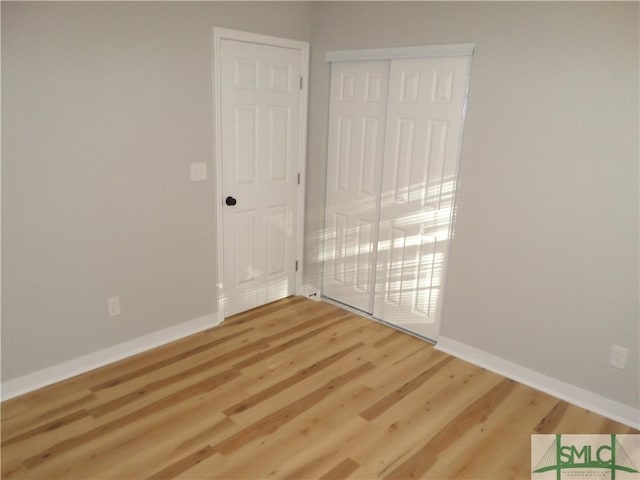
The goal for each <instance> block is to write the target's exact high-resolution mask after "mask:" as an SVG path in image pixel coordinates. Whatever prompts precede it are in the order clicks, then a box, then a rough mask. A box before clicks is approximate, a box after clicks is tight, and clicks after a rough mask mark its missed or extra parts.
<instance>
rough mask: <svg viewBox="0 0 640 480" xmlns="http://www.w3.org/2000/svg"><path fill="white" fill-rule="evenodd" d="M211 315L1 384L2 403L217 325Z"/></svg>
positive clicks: (213, 315) (217, 320)
mask: <svg viewBox="0 0 640 480" xmlns="http://www.w3.org/2000/svg"><path fill="white" fill-rule="evenodd" d="M219 323H220V322H219V318H218V314H216V313H212V314H209V315H205V316H203V317H198V318H195V319H193V320H189V321H187V322H183V323H180V324H178V325H174V326H171V327H167V328H163V329H162V330H158V331H156V332H152V333H149V334H147V335H143V336H141V337H137V338H133V339H131V340H127V341H126V342H122V343H119V344H117V345H113V346H111V347H107V348H103V349H101V350H98V351H96V352H92V353H88V354H86V355H82V356H80V357H76V358H73V359H71V360H67V361H66V362H62V363H58V364H56V365H52V366H50V367H47V368H43V369H42V370H37V371H35V372H32V373H28V374H26V375H23V376H21V377H17V378H13V379H11V380H7V381H3V382H2V387H1V390H2V394H1V397H2V400H3V401H4V400H8V399H10V398H13V397H17V396H18V395H22V394H24V393H28V392H31V391H33V390H36V389H38V388H42V387H46V386H47V385H52V384H54V383H57V382H61V381H62V380H66V379H68V378H71V377H75V376H76V375H80V374H82V373H86V372H88V371H90V370H93V369H96V368H99V367H103V366H105V365H108V364H110V363H113V362H117V361H118V360H122V359H123V358H127V357H130V356H132V355H136V354H138V353H142V352H146V351H147V350H151V349H152V348H156V347H159V346H161V345H165V344H167V343H169V342H173V341H175V340H179V339H180V338H184V337H187V336H189V335H193V334H194V333H198V332H201V331H203V330H207V329H209V328H212V327H215V326H216V325H218V324H219Z"/></svg>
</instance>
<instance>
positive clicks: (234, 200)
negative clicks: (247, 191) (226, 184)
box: [224, 197, 238, 207]
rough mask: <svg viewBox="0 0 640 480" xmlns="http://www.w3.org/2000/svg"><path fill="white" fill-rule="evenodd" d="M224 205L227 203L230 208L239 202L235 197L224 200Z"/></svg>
mask: <svg viewBox="0 0 640 480" xmlns="http://www.w3.org/2000/svg"><path fill="white" fill-rule="evenodd" d="M224 203H226V204H227V205H229V206H230V207H233V206H234V205H235V204H236V203H238V201H237V200H236V199H235V198H233V197H227V198H225V199H224Z"/></svg>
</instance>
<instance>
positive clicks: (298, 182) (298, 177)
mask: <svg viewBox="0 0 640 480" xmlns="http://www.w3.org/2000/svg"><path fill="white" fill-rule="evenodd" d="M298 185H300V172H298Z"/></svg>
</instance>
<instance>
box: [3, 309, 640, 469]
mask: <svg viewBox="0 0 640 480" xmlns="http://www.w3.org/2000/svg"><path fill="white" fill-rule="evenodd" d="M532 433H637V432H636V431H635V430H633V429H630V428H629V427H626V426H624V425H621V424H618V423H616V422H613V421H611V420H607V419H605V418H603V417H601V416H599V415H596V414H594V413H591V412H589V411H586V410H584V409H581V408H578V407H576V406H572V405H570V404H568V403H566V402H563V401H560V400H558V399H556V398H553V397H551V396H549V395H546V394H544V393H541V392H539V391H536V390H534V389H532V388H529V387H526V386H523V385H521V384H518V383H516V382H513V381H511V380H508V379H505V378H504V377H501V376H499V375H496V374H494V373H491V372H489V371H486V370H484V369H482V368H479V367H476V366H474V365H471V364H469V363H466V362H464V361H461V360H458V359H455V358H453V357H450V356H448V355H446V354H443V353H441V352H438V351H437V350H435V349H434V348H433V347H432V346H431V345H430V344H428V343H426V342H423V341H421V340H418V339H416V338H413V337H411V336H409V335H406V334H404V333H401V332H398V331H395V330H393V329H390V328H389V327H386V326H383V325H380V324H377V323H375V322H372V321H370V320H367V319H364V318H362V317H360V316H358V315H355V314H352V313H349V312H346V311H344V310H342V309H340V308H338V307H335V306H333V305H330V304H327V303H324V302H321V303H315V302H312V301H310V300H306V299H304V298H301V297H290V298H286V299H284V300H281V301H279V302H275V303H273V304H270V305H265V306H263V307H260V308H257V309H255V310H252V311H249V312H245V313H243V314H239V315H236V316H234V317H232V318H229V319H227V320H226V321H225V322H224V324H222V325H221V326H219V327H216V328H213V329H210V330H207V331H205V332H202V333H199V334H196V335H192V336H190V337H187V338H184V339H182V340H179V341H176V342H173V343H171V344H168V345H165V346H162V347H160V348H156V349H154V350H151V351H149V352H145V353H142V354H140V355H136V356H134V357H131V358H128V359H125V360H122V361H120V362H117V363H114V364H112V365H108V366H106V367H103V368H100V369H98V370H94V371H92V372H88V373H86V374H84V375H80V376H77V377H74V378H72V379H69V380H67V381H64V382H61V383H58V384H55V385H52V386H50V387H46V388H43V389H40V390H37V391H35V392H32V393H29V394H26V395H23V396H21V397H17V398H15V399H11V400H8V401H6V402H4V403H3V404H2V444H1V448H2V478H40V479H54V478H61V479H72V478H75V479H89V478H91V479H93V478H112V479H143V478H150V479H168V478H190V479H196V478H219V479H227V478H229V479H231V478H246V479H266V478H283V479H284V478H290V479H303V478H323V479H342V478H361V479H369V478H434V479H448V478H468V479H492V480H496V479H502V478H523V479H524V478H530V435H531V434H532Z"/></svg>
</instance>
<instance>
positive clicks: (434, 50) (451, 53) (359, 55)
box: [325, 43, 475, 62]
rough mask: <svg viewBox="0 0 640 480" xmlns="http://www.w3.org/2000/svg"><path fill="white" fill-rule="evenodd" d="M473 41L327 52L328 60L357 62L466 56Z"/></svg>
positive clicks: (470, 52) (326, 57) (469, 52)
mask: <svg viewBox="0 0 640 480" xmlns="http://www.w3.org/2000/svg"><path fill="white" fill-rule="evenodd" d="M474 47H475V45H474V44H473V43H452V44H448V45H425V46H419V47H395V48H372V49H366V50H338V51H333V52H327V53H326V55H325V61H326V62H357V61H361V60H390V59H392V58H429V57H460V56H462V57H466V56H470V55H472V54H473V49H474Z"/></svg>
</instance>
